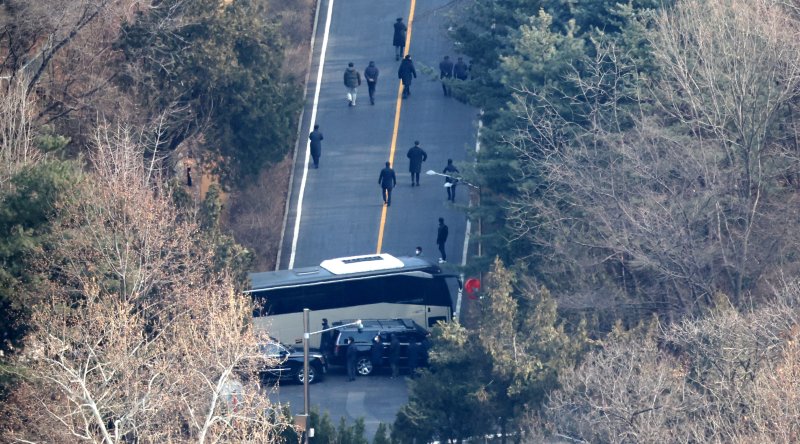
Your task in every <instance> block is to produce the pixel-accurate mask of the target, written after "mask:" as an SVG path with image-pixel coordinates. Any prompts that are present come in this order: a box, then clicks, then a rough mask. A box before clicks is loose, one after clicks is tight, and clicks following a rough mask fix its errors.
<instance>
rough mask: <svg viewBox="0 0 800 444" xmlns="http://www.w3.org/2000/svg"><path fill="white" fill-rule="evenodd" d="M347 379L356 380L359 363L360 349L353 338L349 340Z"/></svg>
mask: <svg viewBox="0 0 800 444" xmlns="http://www.w3.org/2000/svg"><path fill="white" fill-rule="evenodd" d="M345 357H346V359H347V378H348V381H355V380H356V364H357V363H358V349H357V348H356V344H355V341H354V340H353V337H352V336H351V337H349V338H347V354H346V355H345Z"/></svg>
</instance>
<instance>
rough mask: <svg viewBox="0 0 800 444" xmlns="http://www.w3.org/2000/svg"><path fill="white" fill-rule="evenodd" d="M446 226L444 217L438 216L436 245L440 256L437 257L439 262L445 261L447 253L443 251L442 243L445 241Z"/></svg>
mask: <svg viewBox="0 0 800 444" xmlns="http://www.w3.org/2000/svg"><path fill="white" fill-rule="evenodd" d="M447 235H448V228H447V225H445V224H444V218H443V217H440V218H439V229H438V230H437V231H436V245H438V246H439V253H441V254H442V257H440V258H439V263H440V264H441V263H442V262H447V253H445V252H444V243H445V242H447Z"/></svg>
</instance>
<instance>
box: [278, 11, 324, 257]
mask: <svg viewBox="0 0 800 444" xmlns="http://www.w3.org/2000/svg"><path fill="white" fill-rule="evenodd" d="M320 4H321V0H317V1H316V2H315V3H314V26H312V28H311V41H310V42H309V45H308V46H309V47H308V71H306V78H305V82H303V107H302V108H300V117H299V118H298V119H297V131H296V134H295V142H294V150H293V151H294V152H293V153H292V168H291V172H290V173H289V186H288V187H287V188H289V192H288V193H287V198H286V204H285V205H284V206H283V222H282V223H281V240H280V242H279V243H278V255H277V257H276V258H275V270H280V269H281V258H282V257H283V241H284V240H285V239H286V224H287V223H288V221H289V208H290V207H291V206H292V202H291V200H292V199H291V198H290V197H291V195H292V189H293V188H294V171H295V166H296V165H297V152H298V151H299V146H300V134H301V132H302V130H303V117H305V115H306V105H305V103H306V98H307V97H308V80H309V79H310V78H311V67H312V66H314V43H315V42H316V41H317V28H318V27H319V7H320Z"/></svg>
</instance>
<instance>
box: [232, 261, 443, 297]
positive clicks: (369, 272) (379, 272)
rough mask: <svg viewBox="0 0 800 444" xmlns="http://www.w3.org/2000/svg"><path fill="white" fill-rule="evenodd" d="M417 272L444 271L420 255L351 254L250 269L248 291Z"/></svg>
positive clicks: (438, 272) (437, 272)
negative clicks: (300, 265) (307, 264)
mask: <svg viewBox="0 0 800 444" xmlns="http://www.w3.org/2000/svg"><path fill="white" fill-rule="evenodd" d="M414 272H424V273H430V274H440V273H441V272H442V271H441V269H440V268H439V266H438V265H437V264H434V263H433V262H430V261H428V260H426V259H424V258H421V257H418V256H410V257H407V256H402V257H399V258H398V257H394V256H392V255H390V254H372V255H363V256H351V257H343V258H337V259H328V260H324V261H322V263H321V264H320V265H319V266H316V267H303V268H294V269H291V270H276V271H265V272H261V273H249V275H248V277H249V278H250V289H249V290H247V291H246V292H245V293H254V292H259V291H264V290H271V289H280V288H287V287H297V286H305V285H318V284H325V283H329V282H340V281H344V280H353V279H368V278H372V277H379V276H384V275H391V274H401V273H414Z"/></svg>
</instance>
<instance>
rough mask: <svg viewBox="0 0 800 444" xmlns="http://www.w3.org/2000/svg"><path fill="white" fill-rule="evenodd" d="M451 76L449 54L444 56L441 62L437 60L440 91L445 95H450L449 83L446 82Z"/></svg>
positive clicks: (451, 68) (451, 63)
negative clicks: (440, 82)
mask: <svg viewBox="0 0 800 444" xmlns="http://www.w3.org/2000/svg"><path fill="white" fill-rule="evenodd" d="M452 77H453V62H452V61H451V60H450V56H444V59H442V61H441V62H439V80H441V81H442V91H444V95H445V97H447V96H449V95H450V85H448V84H447V82H449V81H450V79H451V78H452Z"/></svg>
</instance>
